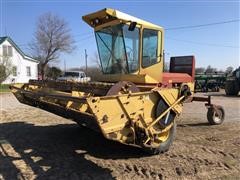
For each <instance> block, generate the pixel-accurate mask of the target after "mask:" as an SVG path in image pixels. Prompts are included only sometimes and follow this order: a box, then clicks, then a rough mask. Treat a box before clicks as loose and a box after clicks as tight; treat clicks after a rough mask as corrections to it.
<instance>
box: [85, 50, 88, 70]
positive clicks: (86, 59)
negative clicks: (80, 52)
mask: <svg viewBox="0 0 240 180" xmlns="http://www.w3.org/2000/svg"><path fill="white" fill-rule="evenodd" d="M87 57H88V55H87V50H86V49H85V63H86V72H85V74H86V75H87V74H88V73H87V71H88V65H87Z"/></svg>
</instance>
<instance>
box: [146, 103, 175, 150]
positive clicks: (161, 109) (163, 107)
mask: <svg viewBox="0 0 240 180" xmlns="http://www.w3.org/2000/svg"><path fill="white" fill-rule="evenodd" d="M168 107H169V106H168V105H167V104H166V103H165V102H164V101H163V100H162V99H161V100H160V101H159V102H158V105H157V107H156V117H158V116H159V115H160V114H162V113H163V112H164V111H165V110H166V109H167V108H168ZM166 116H167V115H166ZM166 116H164V117H163V118H162V119H161V120H160V122H161V123H160V124H159V125H160V126H161V127H162V126H164V127H167V126H168V125H170V124H171V123H173V125H172V127H171V128H170V129H169V134H168V137H167V140H166V141H164V142H161V143H160V144H159V146H158V147H154V148H153V147H144V150H145V151H146V152H148V153H150V154H160V153H164V152H166V151H168V150H169V148H170V146H171V145H172V142H173V140H174V138H175V134H176V126H177V125H176V122H174V119H175V116H176V114H175V113H174V112H172V111H171V112H170V114H169V116H168V121H167V122H168V123H166V124H164V123H163V122H162V121H163V120H165V119H166Z"/></svg>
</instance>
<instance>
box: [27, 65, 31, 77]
mask: <svg viewBox="0 0 240 180" xmlns="http://www.w3.org/2000/svg"><path fill="white" fill-rule="evenodd" d="M26 68H27V76H31V67H30V66H27V67H26Z"/></svg>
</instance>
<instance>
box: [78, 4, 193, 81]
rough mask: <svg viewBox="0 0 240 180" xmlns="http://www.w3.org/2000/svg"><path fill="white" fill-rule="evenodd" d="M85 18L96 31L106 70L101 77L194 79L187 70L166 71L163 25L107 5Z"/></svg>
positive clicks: (141, 79)
mask: <svg viewBox="0 0 240 180" xmlns="http://www.w3.org/2000/svg"><path fill="white" fill-rule="evenodd" d="M83 20H84V21H85V22H86V23H88V24H89V25H90V26H91V27H93V28H94V31H95V37H96V41H97V48H98V54H99V58H100V63H101V67H102V72H103V76H101V77H99V79H98V81H105V82H118V81H131V82H133V83H136V84H157V83H163V82H167V83H168V82H172V81H171V79H173V78H177V76H180V75H181V77H183V78H185V76H188V77H187V78H185V80H184V81H186V80H187V81H188V80H190V81H192V77H193V76H192V77H191V75H190V74H189V73H188V72H186V73H185V74H184V71H183V72H180V73H182V74H180V73H178V71H177V72H176V71H172V72H171V74H169V73H168V74H165V75H164V73H163V60H164V59H163V37H164V36H163V35H164V31H163V28H162V27H160V26H157V25H155V24H152V23H149V22H147V21H144V20H141V19H139V18H136V17H133V16H130V15H128V14H125V13H122V12H120V11H117V10H114V9H108V8H106V9H103V10H100V11H98V12H95V13H92V14H88V15H86V16H83ZM178 59H179V58H178ZM193 59H194V58H193ZM193 61H194V60H193ZM193 61H191V63H190V64H191V65H194V63H193ZM174 62H175V64H176V63H177V62H179V61H174ZM183 62H184V63H185V61H183ZM177 64H179V63H177ZM180 66H181V65H180ZM178 67H179V65H178ZM191 68H193V66H192V67H190V69H188V71H189V72H190V71H191ZM175 72H176V73H175ZM191 72H192V71H191ZM173 73H175V74H173ZM181 79H182V78H180V79H178V81H177V82H179V81H181Z"/></svg>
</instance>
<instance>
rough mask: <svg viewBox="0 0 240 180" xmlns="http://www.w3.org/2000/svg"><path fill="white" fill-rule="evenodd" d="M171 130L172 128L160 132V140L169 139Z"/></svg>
mask: <svg viewBox="0 0 240 180" xmlns="http://www.w3.org/2000/svg"><path fill="white" fill-rule="evenodd" d="M169 132H170V130H168V131H166V132H163V133H161V134H159V137H158V140H159V141H161V142H165V141H167V140H168V137H169Z"/></svg>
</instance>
